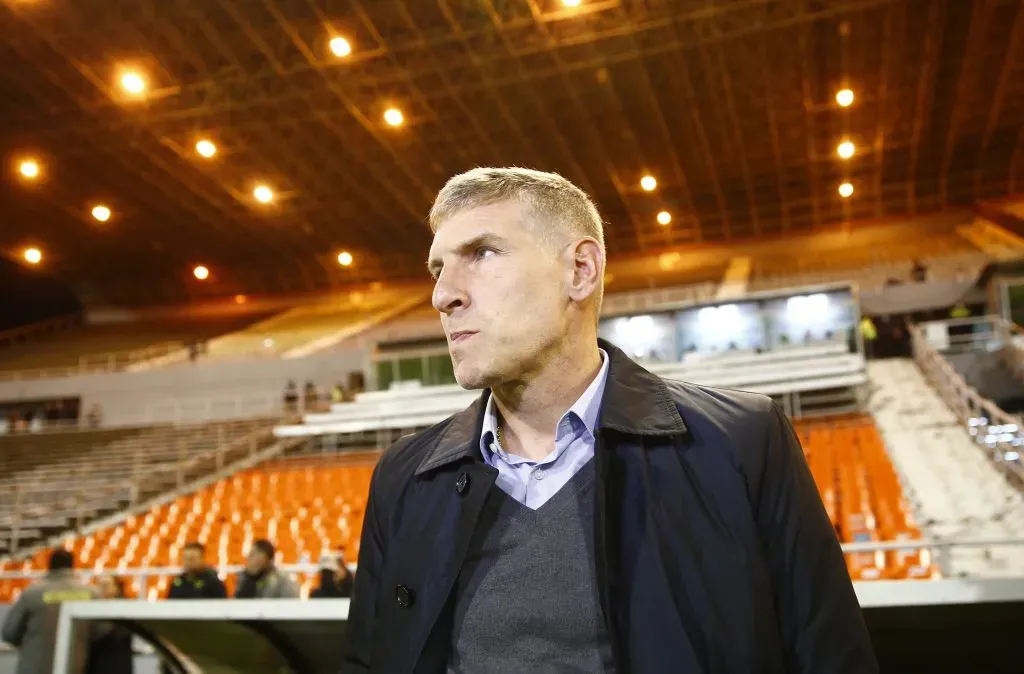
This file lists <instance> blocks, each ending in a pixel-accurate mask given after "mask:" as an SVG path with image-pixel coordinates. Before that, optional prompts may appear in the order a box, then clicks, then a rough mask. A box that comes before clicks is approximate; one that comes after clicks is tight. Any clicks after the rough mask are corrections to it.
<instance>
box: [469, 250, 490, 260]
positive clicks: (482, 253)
mask: <svg viewBox="0 0 1024 674" xmlns="http://www.w3.org/2000/svg"><path fill="white" fill-rule="evenodd" d="M493 253H494V250H493V249H492V248H477V249H476V251H475V252H474V253H473V254H474V256H476V257H477V258H479V259H483V258H485V257H487V256H488V255H491V254H493Z"/></svg>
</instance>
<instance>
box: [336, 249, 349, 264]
mask: <svg viewBox="0 0 1024 674" xmlns="http://www.w3.org/2000/svg"><path fill="white" fill-rule="evenodd" d="M338 264H340V265H341V266H342V267H348V266H350V265H351V264H352V253H350V252H348V251H347V250H343V251H341V252H340V253H338Z"/></svg>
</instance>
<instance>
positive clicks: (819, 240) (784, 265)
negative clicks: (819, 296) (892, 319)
mask: <svg viewBox="0 0 1024 674" xmlns="http://www.w3.org/2000/svg"><path fill="white" fill-rule="evenodd" d="M988 259H989V257H988V255H986V254H985V253H983V252H982V251H981V250H979V249H978V248H977V247H976V246H975V245H974V244H973V243H971V241H970V240H968V238H966V237H965V236H962V235H961V234H960V233H959V232H958V231H957V230H956V228H955V227H953V226H941V225H936V226H934V227H931V228H928V229H921V230H920V231H917V228H914V227H906V226H902V227H886V228H868V229H864V230H853V231H850V232H843V233H822V234H819V235H813V236H809V237H801V238H794V239H792V240H791V241H789V242H787V245H786V246H785V247H784V248H779V247H771V248H766V249H765V250H763V251H761V252H760V253H757V254H755V256H754V262H753V266H752V270H751V281H750V289H751V290H766V289H771V288H778V287H781V286H797V285H804V284H813V283H829V282H836V281H846V280H852V281H856V282H857V283H858V284H860V285H861V286H862V287H879V286H881V285H883V284H884V283H885V282H886V281H888V280H889V279H898V280H900V281H903V282H908V281H910V280H911V268H912V265H913V263H914V261H920V262H921V263H922V264H923V265H924V266H925V267H926V268H927V272H928V277H929V278H936V277H943V278H957V277H962V278H964V279H968V278H971V277H972V276H973V275H975V274H976V273H977V272H978V270H979V269H980V268H981V267H982V266H983V265H984V264H985V263H986V262H987V261H988Z"/></svg>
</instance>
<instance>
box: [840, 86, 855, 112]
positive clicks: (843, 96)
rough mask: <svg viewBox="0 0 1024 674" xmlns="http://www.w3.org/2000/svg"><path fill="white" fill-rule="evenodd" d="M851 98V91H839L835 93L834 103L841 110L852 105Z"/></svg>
mask: <svg viewBox="0 0 1024 674" xmlns="http://www.w3.org/2000/svg"><path fill="white" fill-rule="evenodd" d="M853 98H854V97H853V91H852V90H850V89H840V90H839V91H837V92H836V103H838V104H839V106H840V107H842V108H848V107H850V106H851V105H853Z"/></svg>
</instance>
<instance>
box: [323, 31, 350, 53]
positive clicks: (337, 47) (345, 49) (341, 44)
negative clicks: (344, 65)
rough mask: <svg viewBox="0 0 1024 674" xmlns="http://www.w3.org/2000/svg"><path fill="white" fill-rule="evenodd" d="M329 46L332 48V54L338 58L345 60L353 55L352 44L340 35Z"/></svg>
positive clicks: (332, 39)
mask: <svg viewBox="0 0 1024 674" xmlns="http://www.w3.org/2000/svg"><path fill="white" fill-rule="evenodd" d="M328 46H329V47H330V48H331V53H332V54H334V55H335V56H337V57H338V58H345V57H346V56H349V55H350V54H351V53H352V44H351V43H350V42H349V41H348V40H346V39H345V38H343V37H341V36H340V35H339V36H338V37H333V38H331V41H330V42H329V43H328Z"/></svg>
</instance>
